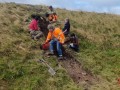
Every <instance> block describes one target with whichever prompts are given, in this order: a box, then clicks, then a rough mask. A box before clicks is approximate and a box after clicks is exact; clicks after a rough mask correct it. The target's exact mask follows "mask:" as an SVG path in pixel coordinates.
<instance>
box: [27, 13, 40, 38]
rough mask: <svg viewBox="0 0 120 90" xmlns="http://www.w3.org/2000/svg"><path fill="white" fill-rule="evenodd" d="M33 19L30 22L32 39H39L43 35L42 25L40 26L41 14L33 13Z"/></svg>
mask: <svg viewBox="0 0 120 90" xmlns="http://www.w3.org/2000/svg"><path fill="white" fill-rule="evenodd" d="M31 18H32V21H31V23H30V24H29V32H30V35H31V38H32V39H39V38H40V36H41V35H42V32H41V31H40V27H38V20H39V16H36V15H31Z"/></svg>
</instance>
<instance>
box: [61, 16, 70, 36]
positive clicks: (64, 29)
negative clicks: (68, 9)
mask: <svg viewBox="0 0 120 90" xmlns="http://www.w3.org/2000/svg"><path fill="white" fill-rule="evenodd" d="M63 32H64V35H65V36H67V35H68V34H69V32H70V21H69V19H68V18H66V19H65V24H64V28H63Z"/></svg>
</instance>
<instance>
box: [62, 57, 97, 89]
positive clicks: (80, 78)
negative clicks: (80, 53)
mask: <svg viewBox="0 0 120 90" xmlns="http://www.w3.org/2000/svg"><path fill="white" fill-rule="evenodd" d="M62 65H63V67H64V68H65V69H66V70H67V72H68V74H69V75H70V77H71V78H72V79H73V81H74V82H75V83H76V84H77V85H80V86H82V87H83V88H84V89H85V90H89V88H90V86H91V85H94V84H95V83H96V81H97V78H96V77H95V76H93V75H92V74H91V73H90V72H89V71H85V70H84V69H83V68H82V65H81V64H80V63H79V62H78V61H77V60H75V59H74V58H69V57H67V58H66V60H64V61H62Z"/></svg>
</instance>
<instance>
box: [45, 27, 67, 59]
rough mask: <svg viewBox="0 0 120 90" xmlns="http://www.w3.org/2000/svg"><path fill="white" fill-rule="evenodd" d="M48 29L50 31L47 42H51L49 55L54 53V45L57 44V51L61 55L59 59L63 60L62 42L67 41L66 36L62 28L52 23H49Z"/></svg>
mask: <svg viewBox="0 0 120 90" xmlns="http://www.w3.org/2000/svg"><path fill="white" fill-rule="evenodd" d="M48 30H49V33H48V36H47V39H46V42H45V43H48V42H49V45H50V46H49V50H50V53H49V55H53V54H54V46H55V45H56V48H57V53H58V56H59V58H58V59H59V60H62V59H63V54H62V44H63V43H64V41H65V36H64V34H63V32H62V30H61V29H60V28H55V27H54V26H52V25H48Z"/></svg>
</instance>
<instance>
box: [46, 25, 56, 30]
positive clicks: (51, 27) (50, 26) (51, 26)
mask: <svg viewBox="0 0 120 90" xmlns="http://www.w3.org/2000/svg"><path fill="white" fill-rule="evenodd" d="M47 28H48V29H53V30H54V28H55V27H54V26H53V25H48V27H47Z"/></svg>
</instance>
